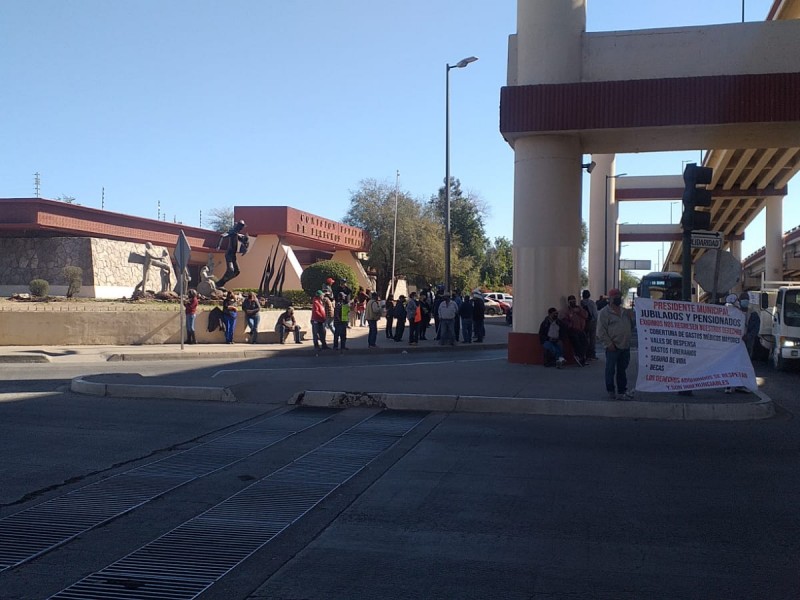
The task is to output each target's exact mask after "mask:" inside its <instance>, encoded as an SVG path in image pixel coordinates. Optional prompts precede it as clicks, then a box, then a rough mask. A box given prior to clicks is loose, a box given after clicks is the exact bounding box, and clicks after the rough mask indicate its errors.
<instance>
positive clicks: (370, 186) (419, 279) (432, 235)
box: [342, 179, 444, 294]
mask: <svg viewBox="0 0 800 600" xmlns="http://www.w3.org/2000/svg"><path fill="white" fill-rule="evenodd" d="M394 211H395V186H394V185H390V184H388V183H385V182H383V183H382V182H378V181H376V180H375V179H364V180H362V181H361V182H360V187H359V188H358V189H357V190H352V191H351V196H350V208H349V209H348V211H347V214H346V215H345V217H344V219H342V220H343V221H344V222H345V223H347V224H348V225H352V226H354V227H360V228H361V229H364V230H365V231H366V232H367V233H368V234H369V236H370V238H371V239H372V246H371V248H370V251H369V255H368V258H367V259H366V260H365V261H364V263H365V266H366V267H367V268H368V269H371V270H373V271H374V272H375V274H376V279H377V288H378V291H379V293H381V294H383V293H384V291H385V290H386V289H388V287H389V283H390V281H391V278H392V242H393V240H394ZM443 239H444V238H443V236H442V229H441V226H440V224H439V223H438V222H437V221H436V219H435V218H434V216H433V214H432V212H431V211H430V210H429V209H428V208H427V207H426V206H424V205H423V204H422V203H421V202H419V201H417V200H415V199H414V198H413V197H411V196H410V195H409V194H408V193H407V192H404V191H402V190H398V192H397V252H396V266H395V273H396V275H398V276H405V277H406V279H407V280H408V281H409V282H410V283H413V284H416V285H425V284H428V283H430V282H433V281H437V280H439V279H441V274H442V273H443V272H444V268H443V264H444V258H443V257H444V246H443V243H442V241H443Z"/></svg>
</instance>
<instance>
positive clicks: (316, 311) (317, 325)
mask: <svg viewBox="0 0 800 600" xmlns="http://www.w3.org/2000/svg"><path fill="white" fill-rule="evenodd" d="M324 298H325V293H324V292H323V291H322V290H317V293H316V294H315V296H314V301H313V302H312V303H311V337H312V339H313V340H314V349H315V350H319V349H322V350H327V349H328V344H327V343H326V342H325V320H326V319H327V315H326V314H325V304H324V303H323V300H324Z"/></svg>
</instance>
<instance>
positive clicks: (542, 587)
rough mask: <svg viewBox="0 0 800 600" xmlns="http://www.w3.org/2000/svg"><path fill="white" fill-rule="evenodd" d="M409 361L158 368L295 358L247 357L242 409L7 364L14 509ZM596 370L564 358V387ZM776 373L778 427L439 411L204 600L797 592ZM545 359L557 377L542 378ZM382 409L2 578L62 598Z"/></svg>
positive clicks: (222, 475) (465, 372)
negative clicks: (103, 387)
mask: <svg viewBox="0 0 800 600" xmlns="http://www.w3.org/2000/svg"><path fill="white" fill-rule="evenodd" d="M497 359H498V353H497V352H486V353H474V356H473V358H472V359H470V360H462V361H456V362H453V361H449V362H446V361H444V360H443V361H442V362H441V364H440V365H438V366H437V365H432V366H431V367H428V370H430V371H433V374H429V373H428V370H425V371H424V372H425V373H426V377H432V378H434V379H438V380H439V381H444V382H445V384H446V385H448V386H451V387H452V388H453V389H455V390H459V386H460V385H461V384H460V382H463V381H467V380H468V379H469V380H472V379H474V377H473V376H472V375H474V373H475V371H476V369H480V368H481V365H482V363H481V362H480V361H481V360H485V361H487V364H492V362H491V361H496V360H497ZM402 360H403V359H401V358H395V359H394V361H392V360H388V361H385V360H384V359H383V357H382V358H381V360H380V361H378V360H376V359H374V358H373V357H370V356H369V355H364V356H353V357H348V358H347V359H346V360H345V361H344V362H340V363H333V362H332V361H328V363H327V364H325V365H322V367H323V368H320V365H315V366H314V368H313V369H307V368H304V364H305V365H306V366H307V360H305V359H302V358H287V359H285V360H273V361H271V362H270V364H269V367H264V366H263V365H261V363H258V361H245V362H238V361H232V362H230V363H226V364H225V365H220V364H219V363H218V362H214V363H211V364H205V363H192V364H191V365H178V366H174V365H170V366H168V365H165V364H152V365H151V364H145V365H142V364H140V363H137V365H136V370H137V371H145V372H148V371H149V370H150V371H151V372H152V373H153V374H160V375H164V374H167V375H170V374H171V375H172V376H175V377H189V378H197V377H199V376H200V374H201V373H202V375H203V377H211V376H213V375H214V374H216V373H218V372H219V371H222V370H232V371H233V370H236V369H239V368H247V369H248V370H250V371H252V368H253V367H256V368H269V369H277V371H269V372H267V373H264V372H262V373H261V374H260V375H258V376H256V374H255V373H241V372H239V371H236V372H237V373H238V375H237V378H238V379H237V383H236V385H238V386H239V387H240V388H241V389H240V390H239V391H240V393H241V401H240V402H237V403H233V404H220V403H213V402H191V401H175V400H165V399H153V400H143V399H137V400H130V399H109V398H92V397H83V396H78V395H75V394H72V393H69V392H65V391H63V390H64V385H65V383H66V381H68V379H69V378H70V377H71V376H73V375H75V374H80V371H81V365H72V366H64V365H53V364H49V365H48V364H44V365H25V366H24V377H25V378H24V379H23V378H21V377H14V376H10V375H9V371H8V370H6V369H5V368H4V370H3V371H2V373H0V377H2V378H5V381H4V382H3V383H2V384H1V385H2V387H1V388H0V389H2V392H0V456H2V457H3V460H2V464H0V518H5V517H9V518H10V519H13V518H14V516H15V515H17V516H18V515H19V513H20V512H21V511H23V510H25V509H29V508H32V507H35V506H37V505H39V504H41V503H43V502H45V501H48V500H52V499H57V498H63V497H64V496H65V494H67V493H68V492H73V491H75V490H79V489H81V488H83V487H85V486H87V485H89V484H94V483H97V484H101V483H103V482H104V481H106V480H107V479H108V478H109V477H110V476H112V475H116V474H119V473H122V472H124V471H128V470H130V469H133V468H136V467H138V466H141V465H144V464H147V463H149V462H152V461H154V460H160V459H164V458H172V457H174V456H175V455H177V454H178V453H179V452H181V451H184V450H191V449H196V448H198V447H200V446H201V445H202V444H203V443H205V442H208V441H209V440H213V439H216V438H218V437H220V436H222V435H224V434H226V433H230V432H233V431H238V430H239V429H241V428H243V427H246V426H248V425H249V424H252V423H255V422H257V421H258V420H260V419H263V418H264V417H269V416H272V415H278V414H280V413H283V412H286V411H288V410H289V409H288V408H287V407H286V406H285V402H286V399H287V396H288V395H289V394H290V393H291V392H292V391H293V390H298V389H305V388H308V387H309V386H310V385H312V386H313V387H315V388H317V389H324V386H325V385H327V384H329V383H330V384H331V387H333V388H334V389H336V388H335V386H334V384H335V383H336V382H337V381H340V380H341V379H342V377H343V376H345V375H350V376H352V375H353V374H358V373H361V372H362V371H365V372H366V373H368V375H367V377H368V378H369V382H370V383H371V384H373V385H377V384H378V383H380V382H384V383H385V385H387V386H388V385H390V382H399V384H400V385H403V386H406V387H408V386H412V385H421V384H420V383H419V382H417V381H415V380H417V379H419V378H420V374H421V373H423V369H422V367H420V366H415V365H413V364H404V363H402V362H401V361H402ZM405 360H410V359H405ZM259 365H261V366H259ZM221 367H224V368H221ZM84 368H85V367H84ZM104 368H105V367H104ZM70 369H75V372H73V371H71V370H70ZM114 369H116V371H120V370H122V371H124V370H130V369H131V365H125V364H116V365H111V367H109V372H114ZM486 369H487V371H488V370H489V368H488V367H486ZM587 371H588V370H583V371H564V373H565V374H566V376H565V378H564V381H563V383H562V385H563V386H570V385H576V384H578V383H577V382H578V380H577V379H576V378H575V377H574V375H575V374H576V373H578V372H580V373H583V376H587V375H585V373H586V372H587ZM276 372H279V373H280V376H278V375H275V373H276ZM757 373H758V375H759V376H761V377H763V378H764V380H765V381H764V390H765V391H766V392H767V393H768V394H769V395H770V397H772V398H773V400H775V401H776V402H777V403H778V404H779V405H780V406H781V411H780V414H779V415H778V416H777V417H775V418H772V419H769V420H765V421H747V422H739V423H722V422H699V421H692V422H684V421H681V422H675V421H655V420H629V419H590V418H578V417H538V416H520V415H513V416H511V415H497V414H488V415H477V414H439V413H430V414H427V415H425V416H424V418H423V419H422V420H421V422H420V423H419V425H417V426H416V427H414V428H412V429H410V430H409V431H408V432H407V433H406V434H405V435H404V436H402V437H398V438H397V439H396V443H394V445H392V446H391V447H389V448H388V449H385V450H383V451H381V452H380V453H379V454H378V455H377V456H376V457H375V458H374V460H372V462H369V463H368V464H367V465H366V466H364V467H363V468H360V470H358V471H357V472H355V473H354V474H352V475H351V476H349V477H348V478H346V479H342V480H341V481H338V482H336V483H337V484H336V487H335V488H333V489H332V491H330V493H329V494H328V495H327V496H325V497H324V498H322V499H321V500H320V501H319V503H318V504H316V505H315V506H314V507H313V508H311V509H310V510H309V511H308V512H307V513H305V514H303V515H302V516H300V517H299V518H297V519H296V520H295V521H294V522H293V524H291V525H290V526H289V527H288V528H286V529H285V530H284V531H282V532H281V533H280V534H278V535H277V536H275V537H274V538H272V539H271V540H270V541H269V542H268V543H265V544H264V545H263V547H261V548H260V549H259V550H258V551H256V552H255V553H253V554H252V555H251V556H250V557H249V558H247V559H246V560H244V561H243V562H241V563H240V564H238V565H237V566H236V567H235V568H233V569H232V570H231V571H230V572H229V573H227V574H226V575H225V576H224V577H222V578H220V579H219V580H218V581H216V582H215V583H214V584H213V585H211V586H210V587H209V588H208V589H207V590H206V591H205V592H203V593H202V595H200V596H199V597H200V598H203V599H211V598H214V599H225V600H232V599H238V598H259V599H266V598H283V599H290V598H292V599H296V598H343V599H344V598H347V599H350V598H362V597H368V598H400V597H410V598H535V599H545V598H547V599H549V598H553V599H556V598H559V599H560V598H608V599H612V598H613V599H626V598H631V599H633V598H648V599H649V598H665V599H666V598H669V599H675V598H726V599H728V598H748V599H751V598H771V599H773V598H787V599H789V598H797V597H798V596H800V579H798V577H797V573H798V571H799V569H800V537H799V536H797V535H796V532H797V531H798V529H800V528H799V527H798V526H799V525H800V518H798V509H797V506H796V504H797V503H796V498H797V497H799V496H800V489H798V488H799V487H800V476H799V475H798V474H800V445H799V444H798V439H800V435H798V434H800V431H798V424H797V420H795V419H794V414H797V413H798V411H800V398H798V395H797V393H796V389H797V383H798V376H799V375H798V373H796V372H795V373H774V372H773V371H771V370H768V369H766V368H765V367H762V366H759V367H758V368H757ZM526 374H527V375H526V377H528V378H529V379H530V381H526V382H525V385H530V386H532V389H535V386H536V378H537V371H536V370H535V369H533V368H531V370H529V371H526ZM265 375H267V376H268V377H266V378H265ZM225 376H226V375H224V374H220V375H217V378H222V377H225ZM597 377H601V375H600V374H599V372H598V374H597ZM396 384H397V383H396ZM483 385H485V386H486V388H487V389H488V388H491V387H492V386H495V387H496V386H499V385H500V382H492V381H486V382H484V383H483ZM579 385H585V384H584V383H583V382H580V383H579ZM461 393H463V391H462V392H461ZM373 414H375V411H374V410H371V409H348V410H345V411H339V412H336V413H335V414H332V415H331V416H329V417H326V418H325V419H323V420H322V422H321V423H320V424H318V425H316V426H314V427H311V428H309V429H307V430H304V431H302V432H299V433H297V434H296V435H292V436H291V437H289V438H287V439H285V440H283V441H280V442H278V443H276V444H274V445H272V446H270V447H268V448H266V449H263V450H261V451H258V452H256V453H255V454H253V455H251V456H247V457H245V458H242V459H241V460H238V461H237V462H235V463H233V464H230V465H229V466H227V467H224V468H221V469H220V470H218V471H215V472H213V473H209V474H206V475H204V476H202V477H199V478H197V479H194V480H192V481H190V482H188V483H186V484H185V485H181V486H179V487H177V488H175V489H173V490H172V491H168V492H166V493H164V494H163V495H161V496H159V497H156V498H154V499H152V500H151V501H149V502H146V503H144V504H142V505H141V506H140V507H138V508H136V509H134V510H132V511H130V512H128V513H127V514H125V515H123V516H120V517H117V518H115V519H113V520H111V521H109V522H106V523H104V524H102V525H100V526H97V527H94V528H92V529H89V530H88V531H86V532H84V533H81V534H80V535H78V536H77V538H76V539H74V540H72V541H69V542H68V543H66V544H64V545H62V546H60V547H58V548H55V549H53V550H51V551H49V552H47V553H45V554H43V555H41V556H39V557H37V558H34V559H32V560H30V561H28V562H25V563H23V564H21V565H19V566H16V567H13V568H9V569H7V570H5V571H0V598H2V599H3V600H17V599H25V600H33V599H37V598H47V597H49V596H51V595H53V594H56V593H57V592H59V591H60V590H62V589H64V588H67V587H69V586H71V585H73V584H75V583H76V582H77V581H79V580H81V579H83V578H84V577H87V576H89V575H90V574H92V573H94V572H97V571H100V570H102V569H104V568H106V567H108V566H109V565H111V564H112V563H114V562H115V561H117V560H119V559H120V558H122V557H124V556H126V555H128V554H129V553H131V552H134V551H135V550H137V549H138V548H141V547H142V546H144V545H146V544H148V543H150V542H152V541H153V540H156V539H157V538H158V537H159V536H162V535H164V534H165V533H167V532H169V531H171V530H173V529H174V528H176V527H179V526H181V524H184V523H186V522H187V521H189V520H190V519H192V518H194V517H196V516H197V515H199V514H201V513H203V512H204V511H206V510H208V509H211V508H213V507H215V506H218V505H219V504H220V503H221V502H223V501H225V500H226V499H228V498H230V497H231V496H232V495H233V494H236V493H238V492H242V491H243V490H245V489H247V488H248V486H251V485H253V484H254V483H256V482H259V481H260V480H261V479H262V478H265V477H267V478H268V477H270V476H271V475H272V474H274V473H275V472H276V471H279V470H280V469H282V468H283V467H286V466H287V465H292V464H295V461H297V459H300V458H302V457H304V456H311V457H312V458H313V457H314V456H316V455H315V454H314V453H315V452H317V451H318V450H319V449H320V448H322V447H323V446H324V445H325V444H326V443H327V442H329V441H331V440H334V439H337V436H339V435H340V434H342V433H343V432H346V431H347V430H348V429H349V428H350V427H353V426H355V425H357V424H358V423H359V422H361V421H362V420H363V419H367V418H369V417H371V416H372V415H373ZM309 453H311V454H309ZM326 472H328V471H327V470H326ZM341 477H342V478H343V477H344V475H342V476H341ZM2 523H3V521H0V526H1V525H2ZM246 525H247V524H246V523H245V526H246ZM1 548H2V546H1V545H0V549H1ZM133 593H134V595H133V596H126V597H137V596H136V595H135V592H133Z"/></svg>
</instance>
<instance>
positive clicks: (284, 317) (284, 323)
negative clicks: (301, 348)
mask: <svg viewBox="0 0 800 600" xmlns="http://www.w3.org/2000/svg"><path fill="white" fill-rule="evenodd" d="M275 329H276V330H277V331H278V336H279V337H280V343H281V344H285V343H286V334H287V333H288V332H290V331H291V332H293V333H294V343H295V344H302V343H303V342H302V341H301V340H300V325H298V324H297V320H295V318H294V308H292V307H291V306H290V307H289V308H287V309H286V311H285V312H283V313H281V316H280V317H278V322H277V323H276V324H275Z"/></svg>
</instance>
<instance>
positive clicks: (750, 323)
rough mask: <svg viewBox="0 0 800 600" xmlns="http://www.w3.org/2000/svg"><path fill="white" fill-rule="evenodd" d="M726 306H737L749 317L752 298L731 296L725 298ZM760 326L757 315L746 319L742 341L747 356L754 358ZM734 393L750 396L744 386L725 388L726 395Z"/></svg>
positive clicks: (744, 293) (754, 314) (742, 294)
mask: <svg viewBox="0 0 800 600" xmlns="http://www.w3.org/2000/svg"><path fill="white" fill-rule="evenodd" d="M725 306H735V307H736V308H738V309H739V310H741V311H742V312H743V313H744V314H745V315H747V309H748V307H749V306H750V297H749V296H748V295H747V292H742V293H741V294H739V297H738V298H737V297H736V294H730V295H728V297H727V298H725ZM760 326H761V321H760V320H759V318H758V315H757V314H756V313H750V317H749V318H747V317H745V321H744V327H743V333H742V341H743V342H744V345H745V348H747V356H750V357H752V356H753V345H754V344H755V342H756V338H757V337H758V330H759V328H760ZM733 392H742V393H743V394H749V393H750V390H748V389H747V388H746V387H743V386H738V387H726V388H725V393H726V394H732V393H733Z"/></svg>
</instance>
